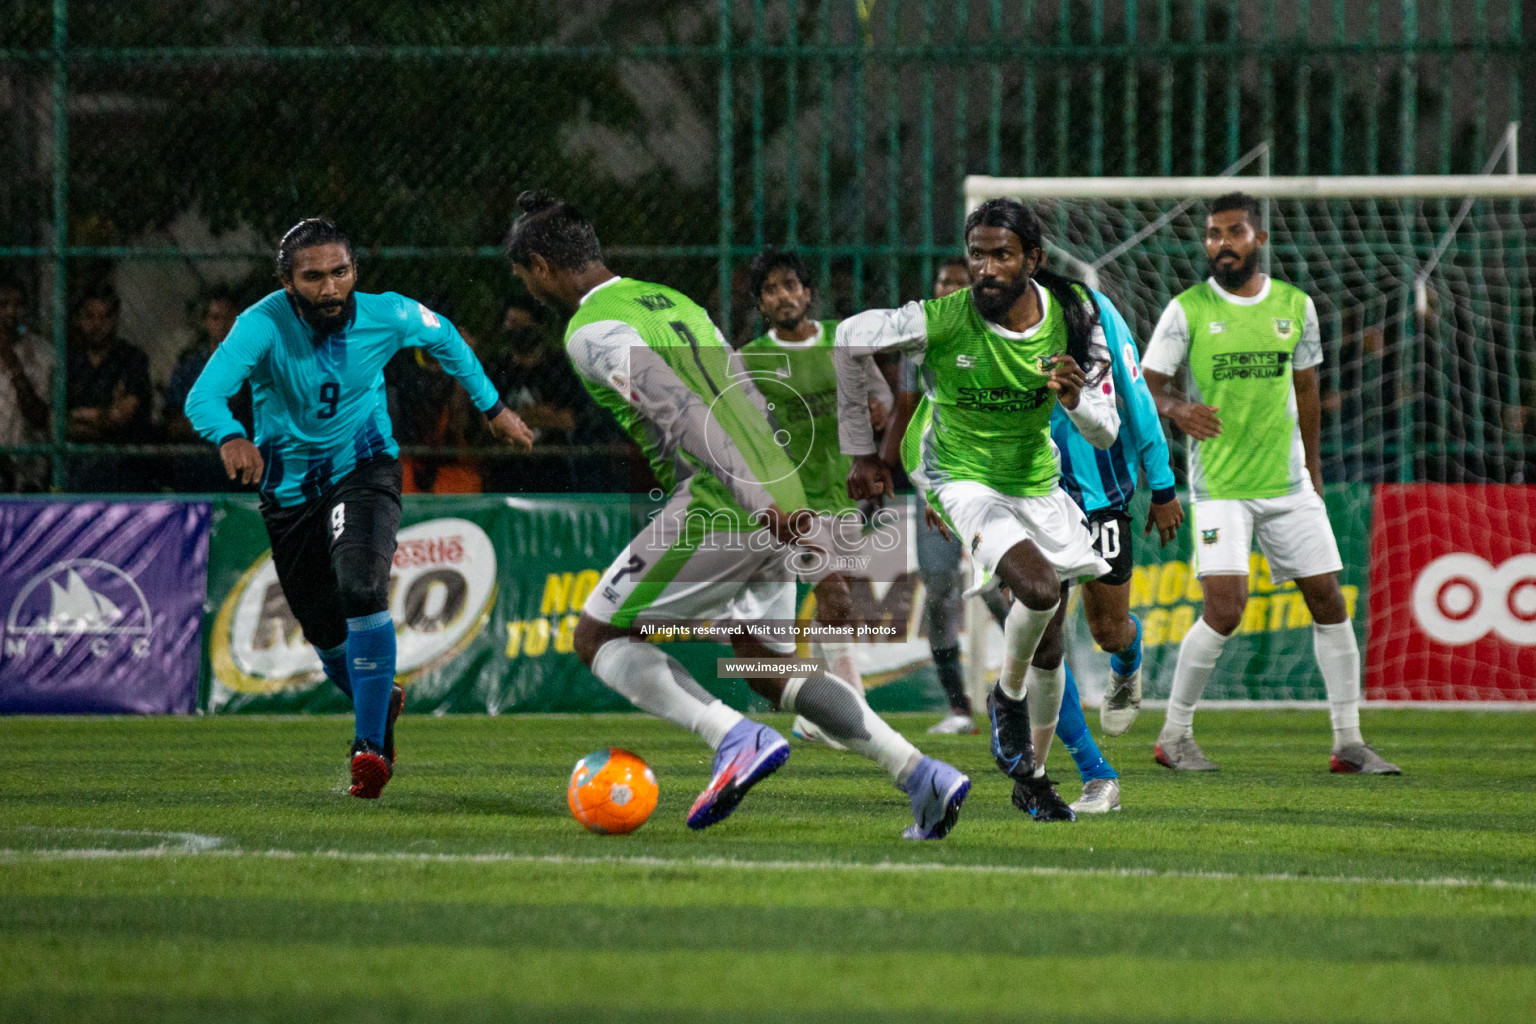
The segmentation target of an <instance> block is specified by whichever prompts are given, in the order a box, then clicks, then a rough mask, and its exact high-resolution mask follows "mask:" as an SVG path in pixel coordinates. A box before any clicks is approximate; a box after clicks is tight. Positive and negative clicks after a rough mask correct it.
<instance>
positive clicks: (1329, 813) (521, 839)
mask: <svg viewBox="0 0 1536 1024" xmlns="http://www.w3.org/2000/svg"><path fill="white" fill-rule="evenodd" d="M1160 719H1161V715H1160V714H1158V713H1156V712H1153V713H1151V714H1148V715H1144V716H1143V718H1142V720H1141V721H1139V722H1138V723H1137V725H1136V728H1135V729H1133V730H1132V732H1131V734H1130V735H1129V736H1127V737H1124V738H1121V739H1118V740H1114V741H1110V742H1109V743H1108V744H1106V752H1107V753H1108V754H1109V756H1110V758H1111V759H1112V760H1113V761H1114V762H1115V763H1116V765H1117V766H1118V767H1119V769H1120V771H1121V773H1122V776H1123V784H1124V795H1123V803H1124V805H1125V810H1124V811H1123V812H1121V813H1119V814H1114V815H1110V816H1107V817H1103V818H1096V819H1089V820H1083V821H1081V822H1078V823H1076V824H1052V825H1041V824H1035V823H1033V822H1031V821H1029V820H1028V819H1027V818H1025V817H1024V816H1023V815H1021V814H1020V813H1019V812H1017V811H1015V810H1014V809H1013V808H1012V807H1011V806H1010V805H1009V800H1008V785H1007V782H1006V780H1005V779H1004V778H1003V777H1002V776H1001V775H1000V774H999V773H998V772H997V771H996V769H995V768H993V766H992V764H991V759H990V757H989V755H988V752H987V747H986V742H985V739H984V738H983V737H942V738H940V737H928V736H925V735H923V734H922V728H923V727H924V726H925V725H927V724H928V723H929V722H930V721H931V720H932V719H931V717H920V716H894V720H895V722H896V724H897V726H898V727H899V728H901V729H903V730H905V731H906V732H907V733H908V735H910V736H912V737H913V738H914V739H916V740H917V741H918V742H919V744H920V745H921V746H923V748H924V749H925V750H926V751H927V752H929V753H932V754H934V755H936V756H939V757H943V758H946V759H948V760H951V761H953V762H954V763H956V764H958V765H959V766H961V767H962V768H963V769H964V770H965V771H967V772H968V773H969V774H970V775H971V777H972V779H973V780H974V783H975V785H974V788H973V790H972V794H971V797H970V799H969V801H968V802H967V803H966V805H965V811H964V814H963V815H962V817H961V820H960V824H959V826H958V827H957V828H956V830H955V831H954V833H953V834H952V835H951V836H950V838H949V839H947V840H945V841H943V842H936V843H909V842H903V841H902V840H901V839H900V838H899V835H900V832H901V829H902V827H903V826H904V825H906V824H907V822H908V820H909V812H908V809H907V805H906V799H905V798H904V797H903V796H902V795H901V794H900V793H899V792H897V791H896V790H895V789H894V788H893V787H892V786H891V784H890V783H889V781H888V780H887V779H886V778H885V777H884V776H883V775H882V774H881V773H879V771H878V770H877V769H876V768H875V767H874V766H873V765H870V764H868V763H866V762H864V761H862V760H860V759H858V758H855V757H853V756H851V755H847V754H838V753H834V752H832V751H828V750H825V749H821V748H816V747H807V746H805V745H802V744H799V743H797V744H796V749H795V751H794V753H793V756H792V757H791V758H790V761H789V763H788V765H787V766H786V767H785V768H784V769H783V770H782V771H781V772H780V773H779V774H778V775H777V776H775V777H774V778H772V779H770V780H769V781H768V782H766V783H764V784H763V785H762V786H761V787H759V788H758V789H757V790H756V791H754V792H753V794H752V795H751V796H749V797H748V798H747V800H746V801H745V802H744V803H743V805H742V807H741V808H740V810H738V811H737V813H736V814H735V815H734V816H733V817H732V818H730V819H729V820H727V821H726V822H724V823H722V824H720V825H718V826H716V827H714V828H712V829H709V830H708V831H706V832H704V833H697V834H696V833H691V832H689V830H688V829H687V828H686V827H685V826H684V824H683V815H684V813H685V812H686V810H687V807H688V805H689V803H690V802H691V801H692V799H693V797H694V795H695V794H696V793H697V791H698V790H699V789H700V788H701V786H702V785H703V784H704V782H705V780H706V778H707V776H708V771H709V758H708V756H707V755H708V751H707V750H706V749H705V748H704V746H703V745H702V744H700V743H699V742H698V741H697V740H695V739H694V738H693V737H692V736H690V735H688V734H687V733H685V732H684V731H683V730H681V729H677V728H675V727H673V726H670V725H667V724H665V723H662V722H657V721H654V720H651V719H648V718H645V717H641V716H638V715H637V716H598V717H503V718H478V717H453V718H430V717H424V716H410V717H407V718H405V719H404V720H403V721H402V722H401V726H400V730H399V746H400V767H399V771H398V773H397V775H396V777H395V779H394V780H393V781H392V782H391V783H390V785H389V788H388V789H387V790H386V791H385V794H384V797H383V799H381V800H379V801H377V802H363V801H358V800H353V799H351V798H349V797H348V796H346V794H345V784H346V778H345V774H346V773H345V765H344V761H345V757H344V753H345V750H346V747H347V743H348V741H349V740H350V737H351V726H350V722H349V721H347V720H345V719H341V718H334V717H322V718H292V719H254V718H241V717H231V718H211V719H28V718H14V719H6V720H0V751H3V755H0V849H3V851H4V852H3V853H0V1020H5V1021H7V1022H22V1021H36V1020H50V1021H51V1020H90V1021H93V1022H98V1024H105V1022H112V1021H128V1020H133V1021H140V1020H160V1021H214V1020H231V1021H233V1020H239V1021H274V1022H275V1021H283V1022H290V1021H309V1020H313V1021H327V1022H350V1021H359V1022H362V1021H367V1022H377V1021H402V1020H412V1021H416V1020H419V1021H456V1022H458V1021H498V1022H499V1021H562V1022H563V1021H571V1022H575V1021H625V1022H642V1021H644V1022H649V1021H724V1020H733V1021H734V1020H750V1021H781V1020H812V1021H826V1022H832V1021H839V1022H840V1021H869V1022H880V1024H891V1022H904V1021H922V1022H925V1024H927V1022H932V1021H939V1020H955V1019H964V1020H982V1021H998V1022H1002V1021H1009V1022H1015V1021H1043V1020H1061V1021H1082V1022H1089V1021H1092V1022H1111V1021H1185V1020H1191V1021H1193V1020H1198V1021H1207V1022H1213V1021H1266V1022H1267V1021H1326V1022H1328V1024H1348V1022H1375V1021H1412V1022H1419V1024H1422V1022H1434V1021H1447V1022H1451V1021H1454V1022H1458V1024H1460V1022H1467V1021H1485V1020H1486V1021H1515V1020H1531V1019H1533V1017H1536V1009H1533V1007H1536V810H1533V806H1532V804H1533V793H1536V757H1533V754H1536V729H1533V725H1536V720H1533V718H1532V716H1530V715H1528V714H1492V713H1488V714H1477V713H1461V712H1454V713H1446V712H1415V711H1398V710H1392V711H1368V712H1367V713H1366V714H1365V728H1366V734H1367V736H1369V737H1371V738H1373V739H1374V740H1375V741H1376V742H1377V743H1378V744H1379V745H1380V747H1381V749H1382V751H1383V753H1384V754H1386V756H1387V757H1389V758H1390V759H1392V760H1395V761H1397V762H1399V763H1400V764H1402V765H1403V767H1404V770H1405V772H1406V774H1405V775H1404V776H1403V777H1401V778H1370V779H1367V778H1350V777H1338V776H1331V775H1329V774H1328V772H1327V740H1328V733H1327V721H1326V718H1325V716H1324V714H1323V713H1322V712H1305V711H1244V712H1207V713H1204V714H1202V715H1201V717H1200V720H1199V723H1198V726H1199V730H1200V731H1199V735H1200V739H1201V742H1202V745H1203V746H1204V748H1205V750H1206V752H1207V753H1208V754H1209V755H1210V756H1211V757H1212V758H1213V759H1215V760H1216V761H1218V762H1219V763H1220V764H1221V765H1222V771H1221V772H1220V773H1218V774H1215V775H1206V776H1194V777H1190V776H1175V775H1174V774H1172V773H1170V772H1166V771H1164V770H1162V769H1161V768H1158V767H1157V766H1155V765H1154V764H1153V763H1152V757H1151V745H1152V739H1153V736H1154V734H1155V731H1156V729H1157V726H1158V724H1159V722H1160ZM770 721H772V722H773V724H775V725H776V726H777V727H778V728H780V729H781V731H784V732H786V733H787V732H788V726H789V722H788V720H787V719H785V718H782V717H774V718H771V719H770ZM610 745H612V746H625V747H628V748H629V749H631V750H634V751H635V752H636V753H638V754H640V755H641V756H642V757H644V758H646V759H647V760H648V761H649V762H650V763H651V765H652V766H653V767H654V768H655V770H656V774H657V776H658V777H659V780H660V783H661V802H660V805H659V806H658V808H657V811H656V813H655V815H653V816H652V818H651V820H650V822H648V823H647V824H646V825H645V827H644V828H642V829H641V830H640V831H639V832H637V833H635V834H633V835H631V836H627V837H599V836H592V835H588V834H587V833H585V832H583V831H582V830H581V829H580V828H579V826H577V824H576V823H575V822H574V821H573V820H572V819H571V818H570V816H569V814H568V812H567V810H566V807H565V794H564V787H565V780H566V777H567V775H568V773H569V771H570V769H571V766H572V765H573V764H574V763H575V761H576V759H577V758H578V757H580V756H581V755H583V754H586V753H588V752H589V751H591V750H593V749H597V748H600V747H604V746H610ZM1051 760H1052V764H1053V767H1054V774H1055V775H1057V776H1058V777H1061V778H1070V780H1071V781H1066V782H1064V783H1063V785H1062V790H1063V793H1064V794H1066V795H1067V796H1068V798H1069V799H1072V798H1075V797H1076V795H1077V792H1078V789H1079V786H1078V783H1077V782H1076V777H1075V776H1076V773H1075V772H1073V771H1072V770H1071V761H1070V758H1068V757H1067V756H1066V753H1065V751H1063V750H1061V749H1060V748H1059V746H1058V748H1057V749H1056V750H1055V751H1054V753H1053V755H1052V759H1051Z"/></svg>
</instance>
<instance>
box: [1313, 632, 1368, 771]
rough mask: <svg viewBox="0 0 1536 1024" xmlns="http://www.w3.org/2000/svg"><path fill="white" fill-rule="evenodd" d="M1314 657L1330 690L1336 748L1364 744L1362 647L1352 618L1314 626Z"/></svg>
mask: <svg viewBox="0 0 1536 1024" xmlns="http://www.w3.org/2000/svg"><path fill="white" fill-rule="evenodd" d="M1312 654H1313V655H1314V656H1315V657H1316V658H1317V667H1318V668H1319V669H1321V670H1322V673H1323V685H1324V686H1325V687H1327V689H1328V718H1329V720H1330V721H1332V722H1333V749H1335V750H1337V749H1339V748H1340V747H1344V746H1348V745H1349V744H1351V743H1364V742H1365V740H1364V739H1362V738H1361V736H1360V645H1359V644H1357V643H1356V642H1355V627H1354V626H1353V625H1351V624H1350V621H1349V620H1348V619H1345V620H1344V621H1343V622H1335V623H1332V624H1331V625H1327V626H1324V625H1322V624H1320V623H1316V622H1314V623H1313V624H1312Z"/></svg>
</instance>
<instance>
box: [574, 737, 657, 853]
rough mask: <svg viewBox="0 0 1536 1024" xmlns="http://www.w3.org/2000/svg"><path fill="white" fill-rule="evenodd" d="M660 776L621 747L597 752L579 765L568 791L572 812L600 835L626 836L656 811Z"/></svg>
mask: <svg viewBox="0 0 1536 1024" xmlns="http://www.w3.org/2000/svg"><path fill="white" fill-rule="evenodd" d="M656 793H657V789H656V775H655V773H654V772H652V771H651V769H650V766H649V765H647V764H646V763H645V762H644V761H642V760H640V758H638V757H636V756H635V755H634V754H631V753H630V752H629V751H627V750H622V749H620V748H619V747H610V748H609V749H607V750H596V751H593V752H592V753H590V754H588V755H587V756H586V757H584V758H582V759H581V760H580V761H577V762H576V767H575V768H574V769H572V771H571V782H570V785H569V786H567V787H566V789H565V800H566V803H568V804H570V806H571V813H572V814H573V815H575V816H576V820H577V821H579V822H581V823H582V824H583V825H585V826H586V827H587V828H588V830H590V831H592V832H596V833H597V834H599V835H623V834H624V833H625V832H633V831H634V830H635V829H637V828H639V827H640V826H641V825H644V824H645V819H647V818H649V817H650V816H651V812H652V811H654V810H655V809H656Z"/></svg>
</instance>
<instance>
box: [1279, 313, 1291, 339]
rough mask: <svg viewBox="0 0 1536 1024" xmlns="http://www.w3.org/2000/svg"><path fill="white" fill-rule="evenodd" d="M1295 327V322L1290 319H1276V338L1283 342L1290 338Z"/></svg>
mask: <svg viewBox="0 0 1536 1024" xmlns="http://www.w3.org/2000/svg"><path fill="white" fill-rule="evenodd" d="M1295 327H1296V321H1295V320H1293V319H1291V318H1289V317H1279V316H1277V317H1275V337H1277V338H1280V339H1282V340H1283V339H1285V338H1289V337H1290V336H1291V331H1293V330H1294V329H1295Z"/></svg>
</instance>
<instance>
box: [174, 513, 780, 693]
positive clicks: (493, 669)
mask: <svg viewBox="0 0 1536 1024" xmlns="http://www.w3.org/2000/svg"><path fill="white" fill-rule="evenodd" d="M403 505H404V509H403V515H402V518H401V529H400V536H399V547H398V549H397V551H396V554H395V561H394V566H393V569H392V572H391V580H390V612H391V614H392V616H393V618H394V620H395V632H396V638H397V646H398V652H399V653H398V658H397V674H396V679H397V680H398V681H399V682H400V683H401V684H402V685H404V687H405V691H406V702H407V703H406V707H407V709H408V710H410V711H412V712H432V713H446V712H482V713H484V712H489V713H490V714H497V713H500V712H502V711H581V712H590V711H617V710H629V709H630V705H629V703H628V702H627V701H625V700H624V699H623V698H622V697H620V696H619V695H618V694H616V693H614V692H613V691H611V690H609V689H608V688H607V687H605V686H603V685H602V684H601V683H600V682H598V680H597V678H596V677H595V676H593V675H592V673H591V672H589V671H588V670H587V669H586V667H585V666H583V665H582V664H581V662H580V660H579V659H578V658H577V657H576V654H575V652H574V649H573V640H574V633H575V628H576V621H577V619H578V617H579V615H580V611H581V607H582V604H583V602H584V601H585V600H586V598H587V595H588V594H589V593H591V591H592V589H593V588H594V587H595V586H597V585H598V583H599V579H600V573H601V572H602V571H603V570H604V569H605V568H607V566H608V564H609V563H610V562H611V561H612V560H613V558H614V557H615V556H616V555H617V554H618V553H619V551H621V550H622V549H623V547H624V545H625V544H626V543H628V541H629V539H630V537H632V536H633V535H634V533H635V532H636V531H637V530H638V529H639V528H640V526H641V525H643V523H644V520H645V513H646V512H647V511H648V509H647V507H646V506H645V504H644V503H643V502H638V503H637V502H632V501H630V500H629V499H628V498H625V497H622V496H617V497H616V496H613V495H591V496H584V495H574V496H561V497H558V498H521V497H516V498H502V497H490V496H464V497H441V496H431V495H422V496H414V495H407V496H406V497H405V498H404V499H403ZM208 594H209V605H208V612H207V618H206V621H205V627H206V628H205V635H206V636H207V637H208V641H207V645H206V656H205V659H204V672H203V678H204V685H203V704H204V706H205V707H206V708H208V709H209V710H211V711H216V712H232V711H249V712H294V711H316V712H324V711H345V710H348V709H349V708H350V706H351V704H350V702H349V701H348V700H347V698H345V697H344V696H343V695H342V694H341V692H340V691H339V690H337V689H336V688H335V687H334V686H333V685H332V684H331V683H330V681H329V680H327V679H326V678H325V676H324V674H323V673H322V671H321V668H320V661H319V658H318V657H317V656H316V654H315V652H314V650H313V648H311V647H310V646H309V644H308V643H307V642H306V641H305V640H304V637H303V633H302V631H301V630H300V628H299V625H298V622H297V621H296V620H295V619H294V618H293V615H292V612H291V611H290V610H289V608H288V605H287V601H286V599H285V598H284V597H283V594H282V588H281V587H280V586H279V585H278V582H277V574H276V571H275V569H274V568H273V564H272V558H271V550H270V547H269V544H268V541H267V535H266V529H265V527H264V526H263V525H262V522H261V516H260V515H259V514H258V512H257V506H256V502H255V500H254V499H248V498H244V497H238V498H231V499H227V500H224V501H222V502H220V503H219V505H218V507H217V508H216V509H215V515H214V525H213V538H212V544H211V551H210V557H209V583H208ZM669 651H670V653H672V654H674V655H675V656H676V657H678V659H679V660H680V661H682V663H683V664H684V665H685V666H686V667H687V668H688V669H689V671H691V672H692V673H694V675H695V677H696V678H697V679H698V680H699V681H700V682H701V683H703V684H704V685H705V686H706V687H708V688H709V689H711V690H712V691H713V692H715V693H716V694H717V695H718V696H721V697H723V698H725V699H726V700H727V701H729V702H730V703H731V704H733V705H734V706H736V707H739V708H744V709H745V708H758V709H761V708H765V707H766V706H767V705H766V702H764V701H763V700H762V699H761V698H759V697H757V696H756V695H755V694H753V693H752V691H751V690H750V689H748V687H747V686H746V684H745V683H744V682H742V681H740V680H717V679H716V678H715V659H716V658H718V657H721V656H724V655H726V654H728V653H729V648H727V647H725V646H724V645H721V644H707V643H687V644H676V645H670V646H669Z"/></svg>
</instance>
